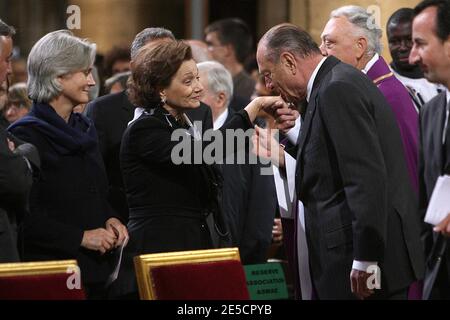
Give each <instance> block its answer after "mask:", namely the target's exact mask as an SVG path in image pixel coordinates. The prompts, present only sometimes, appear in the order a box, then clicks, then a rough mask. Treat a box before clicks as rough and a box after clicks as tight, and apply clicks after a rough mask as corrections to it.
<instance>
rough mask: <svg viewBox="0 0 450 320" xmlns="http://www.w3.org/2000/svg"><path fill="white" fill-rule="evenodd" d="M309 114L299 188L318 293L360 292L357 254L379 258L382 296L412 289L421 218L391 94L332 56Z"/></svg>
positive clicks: (419, 267)
mask: <svg viewBox="0 0 450 320" xmlns="http://www.w3.org/2000/svg"><path fill="white" fill-rule="evenodd" d="M303 119H304V121H303V124H302V126H301V131H300V136H299V143H298V145H297V150H296V151H297V153H296V154H295V153H294V156H296V158H297V168H296V190H297V196H298V199H299V200H301V201H302V202H303V204H304V207H305V223H306V235H307V241H308V247H309V258H310V266H311V273H312V280H313V284H314V286H315V288H316V291H317V294H318V296H319V298H320V299H351V298H354V296H353V294H352V293H351V290H350V278H349V275H350V271H351V269H352V262H353V260H358V261H377V262H379V265H380V267H381V291H378V292H377V294H379V295H386V294H389V293H391V292H395V291H396V290H400V289H405V288H407V287H408V285H409V284H411V283H412V282H413V281H414V280H415V279H420V278H421V277H422V276H423V271H424V257H423V252H422V246H421V242H420V238H419V233H420V222H419V217H418V215H417V214H416V212H417V210H416V208H417V206H416V198H415V196H414V193H413V191H412V189H411V186H410V183H409V180H408V179H409V177H408V172H407V170H406V164H405V160H404V155H403V153H402V150H403V149H402V143H401V139H400V132H399V129H398V126H397V124H396V122H395V118H394V115H393V113H392V110H391V108H390V107H389V105H388V104H387V102H386V100H385V98H384V97H383V95H382V94H381V92H380V91H379V90H378V89H377V87H376V86H375V85H374V84H373V83H372V82H371V81H370V79H368V78H367V77H366V76H365V75H364V74H363V73H361V72H360V71H358V70H357V69H355V68H353V67H351V66H349V65H347V64H344V63H342V62H340V61H339V60H338V59H336V58H335V57H328V58H327V59H326V60H325V62H324V64H323V65H322V66H321V68H320V70H319V72H318V74H317V76H316V78H315V81H314V84H313V89H312V93H311V98H310V100H309V104H308V106H307V108H306V111H305V112H304V114H303Z"/></svg>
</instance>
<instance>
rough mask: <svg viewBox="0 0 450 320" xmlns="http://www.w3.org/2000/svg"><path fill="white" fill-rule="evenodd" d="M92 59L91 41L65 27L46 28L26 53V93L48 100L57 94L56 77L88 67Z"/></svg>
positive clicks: (92, 45)
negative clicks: (57, 28) (55, 29)
mask: <svg viewBox="0 0 450 320" xmlns="http://www.w3.org/2000/svg"><path fill="white" fill-rule="evenodd" d="M94 61H95V44H93V43H90V42H88V41H87V40H83V39H80V38H77V37H75V36H74V35H73V34H72V32H70V31H69V30H58V31H54V32H50V33H48V34H46V35H45V36H44V37H42V38H41V39H40V40H39V41H38V42H36V44H35V45H34V46H33V48H32V49H31V52H30V55H29V56H28V94H29V96H30V99H32V100H34V101H37V102H49V101H51V100H52V99H54V98H56V97H58V96H59V95H60V94H61V91H62V87H61V84H60V83H59V81H58V77H59V76H62V75H64V74H68V73H70V72H74V71H79V70H85V69H88V68H90V67H91V66H92V65H93V64H94Z"/></svg>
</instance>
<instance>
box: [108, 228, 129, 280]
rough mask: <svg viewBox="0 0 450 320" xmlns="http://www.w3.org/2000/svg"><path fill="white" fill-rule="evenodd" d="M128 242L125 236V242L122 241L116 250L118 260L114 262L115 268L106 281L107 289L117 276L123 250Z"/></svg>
mask: <svg viewBox="0 0 450 320" xmlns="http://www.w3.org/2000/svg"><path fill="white" fill-rule="evenodd" d="M128 240H129V237H128V236H127V237H126V238H125V240H124V241H123V243H122V245H121V246H120V247H119V248H118V249H117V251H118V254H117V256H118V259H117V262H116V267H115V268H114V271H113V272H112V273H111V274H110V275H109V277H108V280H107V281H106V287H109V286H110V285H111V283H113V282H114V281H116V279H117V277H118V276H119V271H120V265H121V264H122V254H123V249H124V248H125V247H126V246H127V244H128Z"/></svg>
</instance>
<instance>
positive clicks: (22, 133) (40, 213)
mask: <svg viewBox="0 0 450 320" xmlns="http://www.w3.org/2000/svg"><path fill="white" fill-rule="evenodd" d="M9 130H10V131H12V132H13V133H14V134H15V135H16V136H17V137H19V138H21V139H22V140H24V141H27V142H30V143H32V144H34V145H35V146H36V147H37V149H38V150H39V153H40V156H41V174H40V178H39V180H38V181H36V182H34V183H33V186H32V190H31V196H30V213H29V214H27V215H26V216H25V218H24V227H23V233H24V259H25V260H28V261H33V260H58V259H77V260H78V263H79V265H80V269H81V274H82V279H83V282H84V283H85V284H91V283H100V282H103V281H104V280H106V277H107V276H108V274H109V272H110V268H109V265H108V263H107V260H106V258H105V256H101V255H100V253H98V252H94V251H91V250H87V249H84V248H81V246H80V245H81V240H82V238H83V232H84V231H85V230H91V229H96V228H104V227H105V222H106V221H107V219H109V218H111V217H113V216H115V212H114V210H113V209H112V208H111V207H110V206H109V204H108V202H107V199H106V193H107V180H106V174H105V171H104V166H103V162H102V160H101V158H100V153H99V151H98V144H97V135H96V133H95V128H94V126H93V124H92V123H91V122H90V120H89V119H88V118H86V117H84V116H82V115H80V114H72V115H71V116H70V119H69V123H68V124H67V123H66V122H65V121H64V120H63V119H62V118H61V117H59V116H58V115H57V114H56V112H55V111H54V109H53V108H52V107H51V106H49V105H46V104H34V105H33V107H32V110H31V112H30V113H29V115H28V116H26V117H24V118H22V119H21V120H19V121H18V122H16V123H14V125H12V126H11V127H10V128H9Z"/></svg>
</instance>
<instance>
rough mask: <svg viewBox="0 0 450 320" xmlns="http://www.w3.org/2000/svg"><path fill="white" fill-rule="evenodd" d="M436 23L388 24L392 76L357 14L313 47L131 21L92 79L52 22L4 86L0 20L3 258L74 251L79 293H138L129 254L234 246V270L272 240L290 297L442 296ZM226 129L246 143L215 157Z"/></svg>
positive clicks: (270, 36)
mask: <svg viewBox="0 0 450 320" xmlns="http://www.w3.org/2000/svg"><path fill="white" fill-rule="evenodd" d="M448 21H450V1H449V0H424V1H423V2H421V3H420V4H418V5H417V6H416V7H415V8H414V9H413V8H402V9H399V10H397V11H396V12H394V13H393V14H392V16H391V17H390V18H389V20H388V22H387V26H386V30H387V36H388V43H389V50H390V52H391V56H392V62H391V63H390V64H388V63H387V62H386V61H385V60H384V58H383V57H382V56H381V50H382V48H381V37H382V32H381V28H380V26H376V25H375V26H374V25H373V21H372V17H371V15H370V14H369V13H367V11H366V10H365V9H364V8H361V7H358V6H344V7H341V8H337V9H336V10H334V11H332V12H331V14H330V17H329V20H328V22H327V23H326V25H325V26H324V29H323V32H322V34H321V44H320V45H317V44H316V43H315V42H314V40H313V39H312V37H311V36H310V35H309V34H308V33H307V32H306V31H304V30H303V29H301V28H299V27H298V26H295V25H293V24H289V23H283V24H280V25H276V26H274V27H272V28H271V29H270V30H268V31H267V32H266V33H265V34H264V35H263V36H262V38H261V39H259V41H258V43H257V48H256V52H253V53H252V49H253V45H254V42H253V39H252V36H251V32H250V29H249V27H248V26H247V25H246V23H245V22H244V21H242V20H240V19H237V18H227V19H223V20H218V21H215V22H213V23H211V24H210V25H209V26H207V27H206V28H205V38H204V40H205V41H204V42H203V41H200V40H187V41H186V40H179V39H176V38H175V37H174V35H173V34H172V32H171V31H170V30H168V29H165V28H161V27H150V28H146V29H144V30H142V31H141V32H139V33H138V34H137V35H136V36H135V38H134V40H133V42H132V43H131V45H130V48H123V47H114V48H113V49H112V50H111V51H110V52H109V53H108V54H107V55H106V57H105V58H104V59H103V61H102V63H103V64H104V67H103V66H102V65H101V64H100V61H101V59H100V56H99V55H98V54H97V53H96V48H95V44H93V43H92V42H90V41H88V40H85V39H80V38H78V37H76V36H74V35H73V34H72V33H71V32H70V31H68V30H59V31H54V32H50V33H48V34H47V35H45V36H43V37H42V38H41V39H40V40H39V41H37V42H36V44H34V46H33V48H32V49H31V51H30V53H29V55H28V59H27V71H28V72H27V80H26V82H23V80H22V82H17V83H15V84H13V85H11V86H9V81H8V80H9V75H10V74H11V73H12V68H11V59H12V51H13V39H14V36H15V33H16V31H15V30H14V28H13V27H11V26H9V25H8V24H6V23H5V22H3V21H2V20H0V84H1V85H2V86H1V91H0V112H1V114H0V162H1V166H0V262H18V261H41V260H62V259H76V260H77V262H78V264H79V266H80V269H81V276H82V282H83V287H84V289H85V291H86V294H87V296H88V298H90V299H107V298H113V299H138V298H139V295H138V288H137V284H136V277H135V271H134V265H133V258H134V257H135V256H137V255H140V254H146V253H158V252H172V251H183V250H197V249H212V248H219V247H238V248H239V251H240V256H241V261H242V262H243V264H246V265H247V264H257V263H264V262H266V261H267V260H268V258H271V257H274V256H275V254H273V248H274V247H275V248H277V247H278V246H279V245H280V244H281V243H282V244H283V248H282V249H283V253H282V254H281V256H282V257H283V258H285V259H286V260H287V262H288V265H289V270H290V273H291V276H290V278H292V281H293V285H294V289H295V298H297V299H305V300H308V299H320V300H324V299H392V300H394V299H450V249H448V248H447V244H448V242H449V239H448V237H449V236H450V213H449V214H448V215H447V217H446V218H444V219H443V220H442V221H441V223H439V224H438V225H436V226H432V225H429V224H426V223H425V222H424V216H425V212H426V210H427V207H428V204H429V201H430V198H431V195H432V192H433V189H434V186H435V184H436V181H437V179H438V177H439V176H441V175H450V128H449V127H450V126H449V125H448V118H449V99H450V93H449V90H450V25H449V24H448ZM103 79H105V81H103ZM102 84H104V85H102ZM278 130H279V135H278V134H274V132H278ZM230 131H231V132H238V131H239V132H250V133H251V137H250V138H249V139H247V140H246V141H245V143H244V144H242V145H239V144H238V145H237V146H234V147H233V148H232V150H230V149H228V148H226V146H228V145H230V144H231V143H230V142H232V141H231V140H232V139H234V136H230V135H228V134H227V132H230ZM179 132H181V133H182V136H183V137H185V138H186V139H187V141H188V146H189V147H188V148H185V149H183V150H182V151H181V154H180V157H181V158H182V159H184V161H183V162H182V163H179V162H177V161H175V159H174V154H175V153H176V152H179V146H180V141H179V140H175V139H174V136H175V135H176V134H177V133H179ZM210 132H213V133H214V135H216V136H220V137H222V141H221V142H222V143H221V145H220V147H219V148H215V153H214V155H215V156H214V159H215V161H214V162H213V163H211V162H210V161H207V160H206V159H204V158H202V157H200V158H201V159H200V160H199V159H198V150H200V153H201V154H203V152H205V151H207V150H210V149H211V148H212V147H213V145H214V146H215V142H217V141H215V140H214V139H212V140H211V139H206V138H204V137H205V136H207V135H208V134H209V133H210ZM255 155H256V156H258V159H259V160H258V161H256V162H252V161H250V158H252V156H255ZM238 158H239V159H244V161H243V162H239V161H236V159H238ZM269 160H270V161H269ZM268 163H269V164H268ZM268 171H269V172H271V174H269V175H267V174H264V173H265V172H268ZM122 247H124V251H123V256H122V252H121V250H120V249H121V248H122ZM119 256H120V257H121V259H122V261H121V265H120V270H119V273H118V277H117V279H115V281H113V282H112V283H110V282H109V281H108V278H109V277H110V275H111V273H112V272H113V267H114V266H115V264H116V263H117V259H118V257H119ZM373 272H375V274H376V275H377V277H376V278H375V285H371V284H372V283H371V282H370V281H369V280H370V279H371V276H372V274H373ZM105 284H107V285H105Z"/></svg>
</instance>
